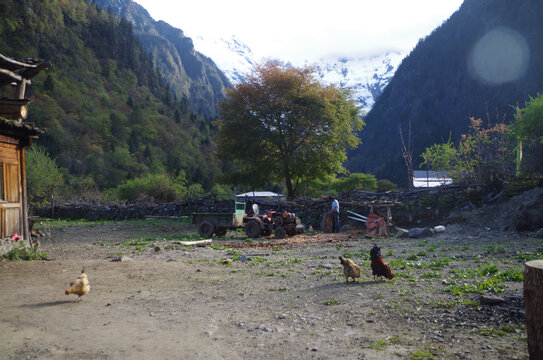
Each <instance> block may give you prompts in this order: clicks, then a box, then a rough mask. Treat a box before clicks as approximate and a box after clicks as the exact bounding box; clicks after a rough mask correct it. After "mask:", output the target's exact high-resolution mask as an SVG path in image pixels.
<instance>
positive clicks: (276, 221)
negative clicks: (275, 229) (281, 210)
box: [272, 215, 283, 226]
mask: <svg viewBox="0 0 543 360" xmlns="http://www.w3.org/2000/svg"><path fill="white" fill-rule="evenodd" d="M272 221H273V224H274V225H275V226H283V218H282V217H281V216H280V215H279V216H274V217H273V220H272Z"/></svg>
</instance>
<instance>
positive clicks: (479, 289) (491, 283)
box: [445, 277, 505, 295]
mask: <svg viewBox="0 0 543 360" xmlns="http://www.w3.org/2000/svg"><path fill="white" fill-rule="evenodd" d="M445 291H447V292H450V293H453V294H455V295H464V294H470V293H474V294H484V293H485V292H487V291H492V292H495V293H502V292H504V291H505V284H504V283H503V281H502V280H500V279H498V278H495V277H491V278H488V279H486V280H484V281H481V282H475V283H473V284H464V285H456V284H453V285H449V286H448V287H447V288H446V289H445Z"/></svg>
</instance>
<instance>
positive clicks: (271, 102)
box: [217, 60, 364, 198]
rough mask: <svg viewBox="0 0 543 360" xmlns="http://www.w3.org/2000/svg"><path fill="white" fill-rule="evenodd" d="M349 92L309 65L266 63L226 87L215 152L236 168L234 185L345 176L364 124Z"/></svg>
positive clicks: (292, 184)
mask: <svg viewBox="0 0 543 360" xmlns="http://www.w3.org/2000/svg"><path fill="white" fill-rule="evenodd" d="M350 95H351V94H350V91H349V89H344V88H339V87H336V86H335V85H326V86H325V85H323V84H321V83H320V82H319V81H318V80H317V79H316V76H315V69H314V68H311V67H303V68H296V67H293V66H290V65H286V64H283V63H281V62H279V61H275V60H268V61H266V62H265V63H263V64H259V65H256V66H255V67H254V68H253V71H252V72H251V74H249V75H248V76H247V77H246V79H245V81H244V82H242V83H239V84H237V85H236V86H235V87H234V88H233V89H229V90H227V94H226V98H225V99H224V100H223V101H222V102H221V103H220V105H219V106H220V112H221V118H220V119H219V120H218V121H217V125H218V130H219V132H218V137H217V142H218V155H219V157H220V158H221V159H223V160H226V161H230V162H232V163H233V164H234V166H233V169H232V170H231V171H230V172H229V173H228V177H229V180H230V182H232V183H234V184H236V183H237V184H250V185H253V186H258V185H260V184H265V183H269V182H270V181H284V183H285V185H286V188H287V193H288V197H289V198H292V197H293V196H294V194H295V192H296V186H297V185H298V184H299V183H300V182H301V181H303V180H311V179H318V178H324V177H327V176H330V175H331V174H335V173H336V174H337V173H343V172H345V168H344V166H343V163H344V162H345V161H346V159H347V155H346V151H347V149H348V148H355V147H356V146H357V145H358V144H359V143H360V140H359V139H358V137H357V135H356V133H355V132H356V131H360V130H361V129H362V127H363V125H364V123H363V121H362V119H361V118H360V116H359V111H358V109H357V107H356V105H355V102H354V101H353V100H352V99H351V96H350Z"/></svg>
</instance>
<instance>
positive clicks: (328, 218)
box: [321, 213, 334, 233]
mask: <svg viewBox="0 0 543 360" xmlns="http://www.w3.org/2000/svg"><path fill="white" fill-rule="evenodd" d="M321 228H322V232H323V233H331V232H332V231H333V230H334V218H333V215H332V214H329V213H324V214H322V224H321Z"/></svg>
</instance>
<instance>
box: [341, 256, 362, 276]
mask: <svg viewBox="0 0 543 360" xmlns="http://www.w3.org/2000/svg"><path fill="white" fill-rule="evenodd" d="M339 261H341V265H343V275H344V276H345V282H349V278H352V279H353V281H355V282H356V279H359V278H360V266H358V265H356V264H355V263H354V262H353V261H352V260H351V259H346V258H344V257H343V256H340V257H339Z"/></svg>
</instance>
